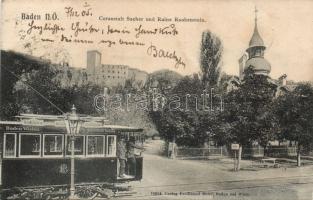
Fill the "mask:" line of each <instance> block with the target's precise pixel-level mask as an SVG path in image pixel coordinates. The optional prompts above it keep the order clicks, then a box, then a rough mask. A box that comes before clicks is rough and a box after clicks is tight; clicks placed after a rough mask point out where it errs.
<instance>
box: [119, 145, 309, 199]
mask: <svg viewBox="0 0 313 200" xmlns="http://www.w3.org/2000/svg"><path fill="white" fill-rule="evenodd" d="M161 145H162V142H161V141H160V140H152V141H149V142H148V143H147V144H146V151H145V153H144V169H143V179H142V181H141V182H135V183H131V185H132V187H133V189H134V191H135V192H136V194H134V195H133V196H128V197H125V198H126V199H238V200H239V199H240V200H241V199H262V200H266V199H290V200H295V199H312V191H313V190H312V188H313V178H312V175H313V173H312V172H313V166H305V167H301V168H296V167H294V168H287V169H285V168H269V169H262V170H257V171H251V170H242V171H239V172H233V171H232V167H233V163H232V160H231V159H229V158H228V159H222V160H206V161H198V160H172V159H168V158H166V157H162V156H160V155H158V150H159V149H160V146H161ZM248 164H249V161H243V166H244V165H248Z"/></svg>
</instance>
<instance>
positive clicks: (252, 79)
mask: <svg viewBox="0 0 313 200" xmlns="http://www.w3.org/2000/svg"><path fill="white" fill-rule="evenodd" d="M274 94H275V85H273V84H271V83H270V82H269V81H268V78H267V76H263V75H257V74H254V72H253V70H252V69H251V68H250V69H247V70H246V72H245V76H244V79H243V81H242V83H241V85H240V86H239V88H238V89H237V90H233V91H231V92H229V93H228V94H227V95H226V97H225V104H226V105H225V111H224V112H223V113H221V115H220V116H219V117H220V121H221V125H220V127H219V129H220V131H219V133H220V134H219V135H218V136H217V137H218V140H219V141H220V142H222V143H225V144H227V143H228V144H229V143H238V144H239V146H240V148H239V154H238V162H237V165H238V166H237V169H238V170H239V169H240V160H241V152H242V148H243V147H250V146H251V145H252V143H253V142H255V141H258V142H259V143H261V144H262V145H264V146H266V145H267V143H268V141H270V140H271V139H273V137H274V135H275V132H274V127H275V124H274V123H272V121H271V119H273V117H274V116H273V115H272V114H271V109H270V108H271V107H270V105H271V103H272V101H273V98H274Z"/></svg>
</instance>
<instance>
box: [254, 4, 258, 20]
mask: <svg viewBox="0 0 313 200" xmlns="http://www.w3.org/2000/svg"><path fill="white" fill-rule="evenodd" d="M254 13H255V18H254V20H255V24H257V21H258V8H257V7H256V5H255V6H254Z"/></svg>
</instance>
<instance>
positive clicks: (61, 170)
mask: <svg viewBox="0 0 313 200" xmlns="http://www.w3.org/2000/svg"><path fill="white" fill-rule="evenodd" d="M120 135H124V137H126V138H127V137H130V136H134V137H135V138H136V141H137V142H140V141H141V139H142V138H143V137H142V129H138V128H133V127H127V126H116V125H104V124H100V123H92V122H90V123H89V124H88V123H84V124H83V125H82V127H81V128H80V131H79V134H78V135H77V136H75V145H74V149H75V150H74V153H75V184H80V183H97V182H99V183H101V182H109V183H118V182H123V181H135V180H141V179H142V164H143V159H142V157H141V156H140V155H136V166H135V167H136V170H135V171H136V174H134V175H133V176H129V177H128V179H127V180H122V179H120V178H119V177H118V169H119V162H118V158H117V157H116V150H117V149H116V148H117V140H118V138H119V136H120ZM0 136H1V137H0V138H1V139H0V142H1V145H2V146H1V151H2V152H1V162H0V168H1V170H0V172H1V174H0V177H1V179H0V180H1V185H2V188H4V189H6V188H13V187H31V186H48V185H64V184H67V185H68V184H69V183H70V169H71V166H70V156H71V146H70V136H68V135H67V134H66V127H65V124H64V121H62V120H59V121H54V120H50V121H49V120H47V119H45V120H34V119H31V118H27V117H25V119H24V120H22V121H20V122H9V121H2V122H0ZM141 142H142V141H141Z"/></svg>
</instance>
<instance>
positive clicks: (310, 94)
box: [275, 84, 313, 148]
mask: <svg viewBox="0 0 313 200" xmlns="http://www.w3.org/2000/svg"><path fill="white" fill-rule="evenodd" d="M312 104H313V87H312V86H311V85H310V84H299V85H298V86H297V87H296V88H295V90H293V91H291V92H287V93H286V94H285V95H282V96H280V97H278V98H277V99H276V101H275V113H276V115H277V116H278V119H279V123H280V124H281V127H282V131H281V135H280V138H284V139H287V140H290V141H296V142H297V143H298V145H299V147H300V148H301V147H307V146H310V144H311V143H312V142H313V135H312V134H313V108H312Z"/></svg>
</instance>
